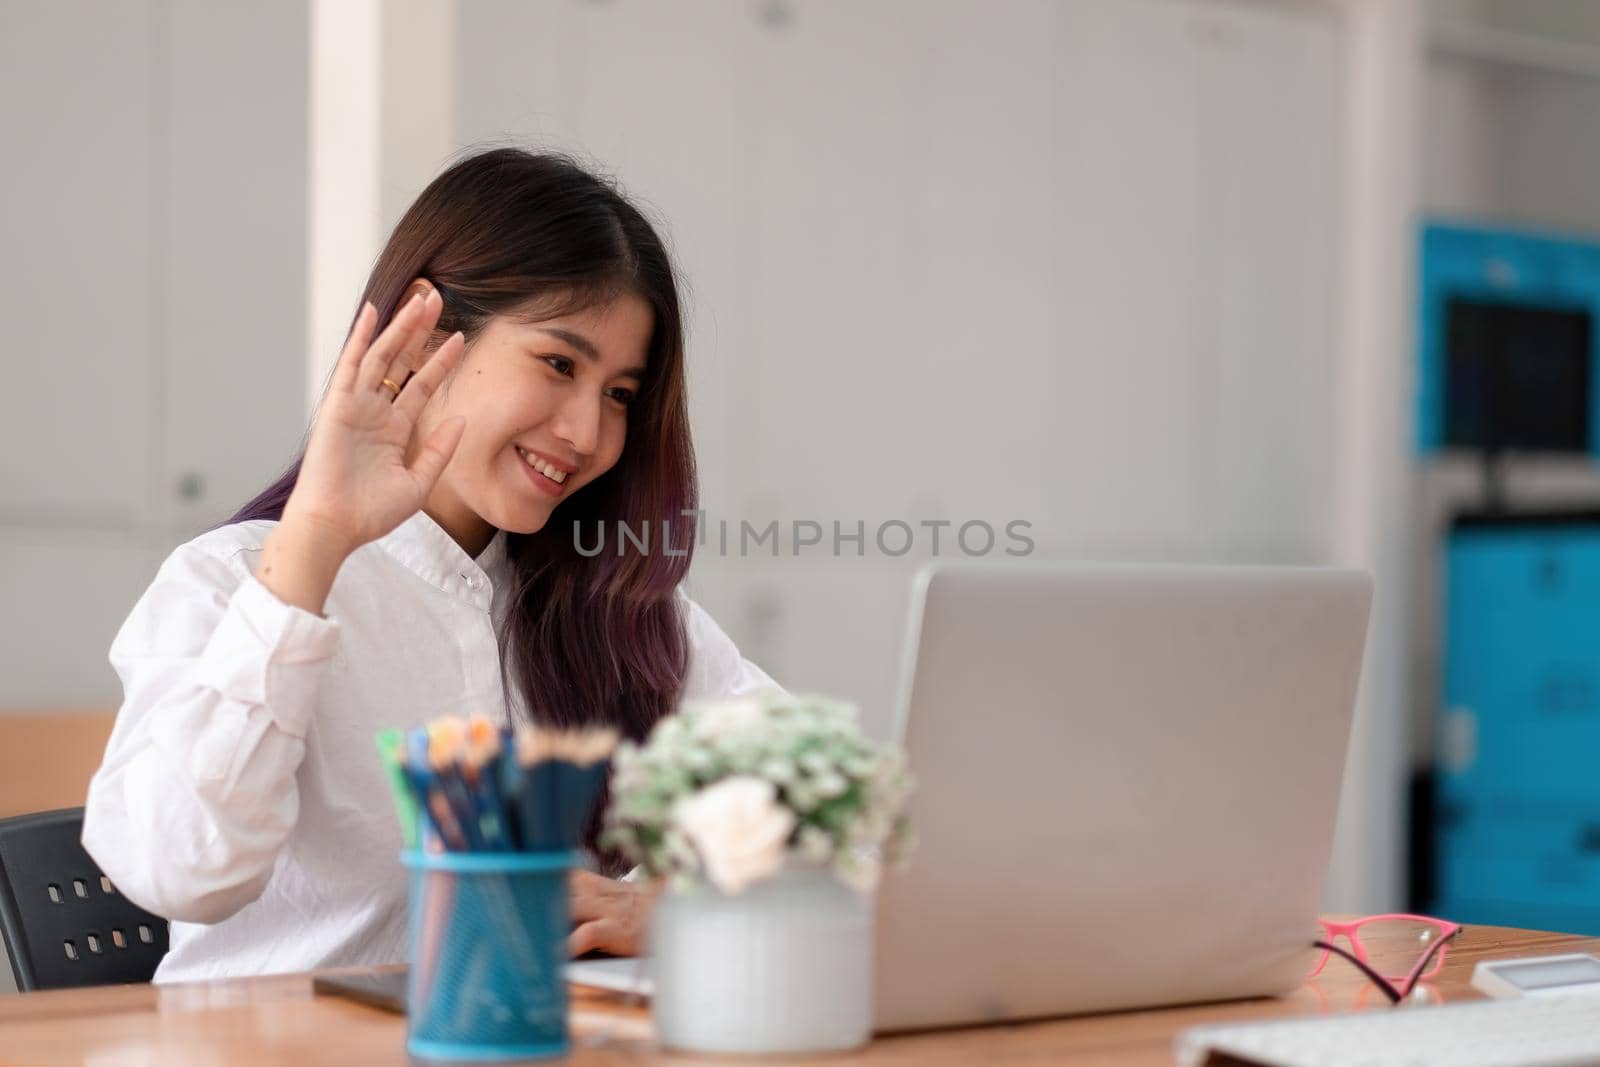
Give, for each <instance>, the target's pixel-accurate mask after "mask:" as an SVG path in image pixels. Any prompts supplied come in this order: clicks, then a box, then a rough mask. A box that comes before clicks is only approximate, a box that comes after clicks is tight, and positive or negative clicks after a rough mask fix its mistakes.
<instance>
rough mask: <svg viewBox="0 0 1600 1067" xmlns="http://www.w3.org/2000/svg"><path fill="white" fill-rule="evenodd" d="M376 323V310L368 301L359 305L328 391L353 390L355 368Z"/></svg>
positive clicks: (364, 352)
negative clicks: (358, 310) (359, 308)
mask: <svg viewBox="0 0 1600 1067" xmlns="http://www.w3.org/2000/svg"><path fill="white" fill-rule="evenodd" d="M377 321H378V309H377V308H375V307H373V306H372V301H370V300H368V301H366V302H365V303H363V304H362V305H361V312H360V313H359V314H358V315H356V322H355V325H354V326H352V327H350V336H349V337H347V338H345V342H344V348H343V349H341V350H340V352H339V359H338V361H337V362H336V363H334V365H333V381H332V382H331V383H330V384H329V386H328V388H329V391H331V392H346V393H348V392H349V391H350V390H352V389H354V388H355V384H356V368H358V367H359V366H360V365H361V357H362V356H364V355H366V354H367V345H369V344H371V343H372V328H373V325H374V324H375V323H376V322H377Z"/></svg>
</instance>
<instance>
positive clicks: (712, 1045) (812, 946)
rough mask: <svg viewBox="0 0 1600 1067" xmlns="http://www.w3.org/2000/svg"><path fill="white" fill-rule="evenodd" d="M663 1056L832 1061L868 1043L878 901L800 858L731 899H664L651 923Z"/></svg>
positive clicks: (698, 891) (703, 891) (708, 895)
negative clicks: (787, 1056) (808, 1055)
mask: <svg viewBox="0 0 1600 1067" xmlns="http://www.w3.org/2000/svg"><path fill="white" fill-rule="evenodd" d="M650 938H651V945H652V951H653V953H654V955H655V967H654V973H655V996H654V999H653V1002H652V1010H653V1013H654V1016H655V1024H656V1032H657V1033H658V1034H659V1035H660V1038H661V1041H662V1043H663V1044H665V1045H667V1046H668V1047H671V1048H677V1049H685V1050H690V1051H695V1052H737V1053H762V1052H787V1053H800V1052H835V1051H839V1050H842V1049H852V1048H856V1047H858V1046H860V1045H863V1044H865V1043H866V1042H867V1040H868V1039H869V1038H870V1037H871V1036H872V897H871V896H870V895H868V894H865V893H860V892H857V891H856V890H854V889H851V888H850V887H848V886H846V885H844V884H842V883H841V882H839V881H838V879H836V878H835V877H834V876H833V874H832V872H831V870H830V869H829V868H826V867H821V866H817V865H814V864H806V863H803V862H801V861H799V860H797V859H795V858H793V857H791V859H790V860H789V863H788V865H787V866H786V867H785V868H784V870H783V871H781V872H780V873H779V874H777V875H776V876H774V877H773V878H771V879H770V880H768V881H766V882H763V883H761V884H759V885H754V886H751V887H749V888H747V889H745V890H744V891H743V892H740V893H736V894H733V895H728V894H724V893H722V892H721V891H719V890H718V889H716V888H715V887H713V886H709V885H698V886H696V887H695V888H693V889H688V890H671V889H669V890H667V891H666V892H664V893H662V894H661V896H660V898H659V899H658V900H657V901H656V904H655V910H654V913H653V915H652V917H651V921H650Z"/></svg>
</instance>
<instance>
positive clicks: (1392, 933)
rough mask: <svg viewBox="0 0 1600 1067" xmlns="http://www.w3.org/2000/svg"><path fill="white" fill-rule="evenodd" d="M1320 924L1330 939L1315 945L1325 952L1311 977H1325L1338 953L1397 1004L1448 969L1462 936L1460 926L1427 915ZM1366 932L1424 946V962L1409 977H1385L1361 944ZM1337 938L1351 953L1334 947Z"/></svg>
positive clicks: (1416, 965) (1422, 957)
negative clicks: (1446, 961) (1324, 971)
mask: <svg viewBox="0 0 1600 1067" xmlns="http://www.w3.org/2000/svg"><path fill="white" fill-rule="evenodd" d="M1317 921H1318V922H1320V923H1322V929H1323V931H1324V932H1325V933H1326V935H1327V936H1326V937H1325V938H1324V939H1323V940H1320V941H1315V942H1312V944H1313V945H1314V946H1315V947H1316V948H1320V949H1321V950H1322V958H1321V959H1320V960H1318V961H1317V965H1316V966H1315V967H1313V968H1312V970H1311V974H1310V977H1312V978H1315V977H1316V976H1317V975H1319V974H1321V973H1322V969H1323V968H1324V967H1326V966H1327V965H1328V957H1329V956H1331V955H1333V954H1334V953H1338V954H1339V955H1340V956H1343V957H1344V958H1345V959H1347V960H1349V961H1350V962H1351V963H1353V964H1355V965H1356V966H1357V967H1358V968H1360V969H1361V973H1362V974H1365V975H1366V976H1367V977H1368V978H1370V979H1372V981H1373V982H1374V983H1375V984H1376V985H1377V986H1378V988H1379V989H1382V990H1383V992H1384V994H1385V995H1386V996H1388V998H1389V1000H1390V1002H1391V1003H1394V1004H1398V1003H1400V1002H1401V1001H1402V1000H1404V999H1405V998H1406V997H1408V996H1410V995H1411V991H1412V990H1413V989H1415V988H1416V986H1417V983H1418V982H1420V981H1422V980H1423V979H1424V978H1432V977H1433V976H1435V975H1436V974H1438V973H1439V972H1440V971H1441V970H1442V969H1443V968H1444V958H1445V954H1446V952H1447V951H1448V946H1449V943H1450V941H1451V940H1453V939H1454V938H1455V936H1456V935H1457V934H1459V933H1460V932H1461V925H1460V924H1459V923H1453V922H1446V921H1445V920H1444V919H1434V918H1431V917H1429V916H1427V915H1400V914H1397V915H1368V916H1366V917H1365V918H1361V919H1355V920H1352V921H1351V922H1334V921H1333V920H1331V919H1319V920H1317ZM1363 928H1365V929H1366V930H1367V933H1368V936H1369V937H1370V936H1374V935H1377V936H1379V937H1382V939H1383V940H1385V941H1393V940H1396V939H1401V940H1403V941H1404V942H1409V943H1412V944H1415V945H1419V946H1422V948H1421V956H1420V958H1419V959H1418V960H1417V962H1416V963H1415V964H1414V965H1413V966H1412V967H1411V969H1410V970H1409V971H1407V972H1406V973H1405V974H1387V975H1386V974H1383V973H1381V972H1380V971H1378V970H1377V969H1376V968H1375V967H1373V966H1372V963H1371V962H1370V961H1369V960H1368V958H1367V947H1366V946H1365V945H1364V944H1362V943H1361V931H1362V929H1363ZM1336 937H1343V938H1344V939H1345V940H1346V941H1348V942H1349V943H1350V949H1351V950H1349V951H1347V950H1345V949H1342V948H1340V947H1339V946H1338V945H1336V944H1334V943H1333V941H1334V938H1336Z"/></svg>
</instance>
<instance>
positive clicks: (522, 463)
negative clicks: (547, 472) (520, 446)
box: [511, 448, 566, 496]
mask: <svg viewBox="0 0 1600 1067" xmlns="http://www.w3.org/2000/svg"><path fill="white" fill-rule="evenodd" d="M511 453H512V455H514V456H516V458H517V466H519V467H521V468H522V473H523V474H524V475H526V476H527V479H528V481H530V482H532V483H533V487H534V488H535V489H537V490H539V492H541V493H543V494H545V495H546V496H560V495H561V493H562V491H563V490H564V489H566V486H564V485H562V484H560V483H558V482H554V481H551V480H550V479H549V478H546V477H545V476H544V475H542V474H540V473H539V472H538V471H536V470H534V469H533V468H532V467H530V466H528V461H527V460H525V459H523V458H522V454H521V453H520V452H518V451H517V450H516V449H515V448H513V449H512V450H511Z"/></svg>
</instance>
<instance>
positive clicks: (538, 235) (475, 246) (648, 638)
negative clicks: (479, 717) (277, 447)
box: [228, 148, 698, 871]
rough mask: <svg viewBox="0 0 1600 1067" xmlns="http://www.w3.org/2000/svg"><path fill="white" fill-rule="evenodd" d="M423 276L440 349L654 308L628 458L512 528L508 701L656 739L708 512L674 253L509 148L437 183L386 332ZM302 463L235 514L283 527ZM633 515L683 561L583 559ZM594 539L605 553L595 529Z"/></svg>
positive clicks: (560, 175) (586, 178) (379, 278)
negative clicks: (455, 336)
mask: <svg viewBox="0 0 1600 1067" xmlns="http://www.w3.org/2000/svg"><path fill="white" fill-rule="evenodd" d="M414 278H426V279H428V280H429V281H430V282H432V283H433V284H434V286H435V287H436V288H437V289H438V290H439V293H440V295H441V296H442V297H443V300H444V310H443V312H442V313H441V315H440V317H439V323H438V330H437V332H436V333H435V335H434V338H433V340H432V341H430V347H432V346H436V345H437V343H439V342H440V341H442V340H443V339H444V338H445V337H448V336H449V335H450V334H451V333H452V332H454V331H456V330H460V331H462V332H463V333H464V334H465V335H466V338H467V340H468V341H469V342H471V341H472V340H473V339H474V338H475V337H476V335H477V334H478V332H479V331H481V330H482V329H483V327H484V326H485V325H486V324H487V322H488V321H489V318H490V317H491V316H493V315H499V314H510V315H522V316H526V315H529V314H530V313H532V309H534V308H537V314H538V317H540V318H547V317H554V316H557V315H561V314H565V313H569V312H572V311H577V310H580V309H583V308H587V307H592V306H597V305H600V304H604V303H607V302H609V301H611V300H613V299H615V298H616V297H617V296H618V295H620V294H622V293H628V292H631V293H635V294H637V295H638V296H639V297H641V298H642V299H643V300H644V301H645V302H646V303H647V304H649V305H650V307H651V309H652V310H653V312H654V318H655V324H654V329H653V331H652V333H651V338H650V349H649V354H648V358H647V361H646V367H645V376H644V380H643V382H641V384H640V388H639V392H638V395H637V397H636V398H635V400H634V401H633V403H632V404H631V405H630V406H629V409H628V436H627V442H626V444H625V445H624V447H623V450H622V455H621V457H620V458H619V459H618V460H617V463H616V465H615V466H613V467H612V468H611V470H609V471H607V472H606V473H605V474H603V475H601V476H600V477H599V478H596V479H595V480H594V481H593V482H591V483H590V484H588V485H586V486H584V487H583V488H582V489H581V490H579V491H578V492H577V493H576V494H574V495H573V497H572V498H571V499H570V500H567V501H565V502H563V503H562V504H561V505H560V507H559V509H558V511H557V514H556V515H555V516H552V518H551V520H550V522H548V523H547V524H546V525H545V527H544V528H543V529H541V530H539V531H538V532H537V533H532V534H515V533H510V532H509V531H508V532H507V536H506V550H507V555H508V557H509V561H510V566H511V574H512V578H511V582H512V594H511V599H510V611H509V615H508V618H507V621H506V625H505V627H504V629H503V631H502V633H501V634H500V663H501V673H502V677H503V678H504V679H505V682H506V685H507V693H508V694H509V693H510V692H511V687H512V686H513V685H516V686H520V690H521V693H522V694H523V696H524V698H525V700H524V703H525V705H526V706H527V708H528V709H529V714H530V715H531V716H532V717H533V719H534V720H535V721H537V722H539V723H541V724H543V725H549V726H557V727H572V726H583V725H595V724H604V725H611V726H615V727H617V728H618V729H619V730H620V731H621V732H622V733H623V735H624V736H626V737H629V738H632V739H634V740H641V739H643V737H644V736H645V735H646V734H647V733H648V732H649V731H650V728H651V727H652V726H654V725H655V723H656V721H657V720H659V719H660V718H661V717H662V716H664V715H666V714H668V713H669V712H670V711H671V710H672V709H673V708H674V706H675V705H676V703H677V699H678V696H679V694H680V692H681V690H682V686H683V680H684V675H685V673H686V672H687V668H688V638H687V636H686V634H685V632H684V620H683V617H682V615H681V613H680V611H679V608H678V605H677V603H676V601H675V599H674V597H675V592H676V590H677V587H678V583H679V582H681V581H682V580H683V577H684V575H685V574H686V573H687V571H688V569H689V563H690V560H691V558H692V555H691V554H692V552H693V546H694V528H693V512H694V510H695V509H696V508H697V507H698V488H697V480H696V475H695V465H694V448H693V444H692V442H691V440H690V435H689V415H688V402H687V397H686V395H685V387H684V372H683V319H682V314H681V311H680V309H679V303H678V288H677V282H676V280H675V278H674V276H673V271H672V264H671V262H670V260H669V258H668V255H667V251H666V248H665V246H664V245H663V244H662V241H661V239H660V237H658V236H657V235H656V232H655V230H654V229H653V228H652V227H651V225H650V223H649V222H648V221H647V220H646V219H645V217H644V216H643V215H642V214H641V213H640V212H639V210H638V209H637V208H635V207H634V206H633V205H632V204H631V203H629V202H628V200H627V199H626V198H625V197H624V196H623V195H622V194H621V193H620V192H619V191H618V190H617V188H616V186H615V185H614V183H612V182H610V181H608V180H605V179H602V178H600V177H597V176H595V175H594V174H591V173H590V172H588V171H587V170H585V169H584V168H583V167H581V166H580V165H578V164H577V163H576V162H574V161H573V160H572V159H570V158H567V157H565V156H560V155H551V154H535V153H532V152H527V151H523V150H521V149H516V148H496V149H492V150H490V151H485V152H480V153H478V154H476V155H471V156H468V157H467V158H464V159H462V160H460V161H459V162H457V163H456V164H455V165H453V166H451V167H450V168H449V169H448V170H446V171H445V172H444V173H442V174H440V175H439V176H438V177H437V178H435V179H434V180H433V182H432V183H431V184H430V185H429V186H428V187H427V188H426V189H425V190H423V192H422V195H421V196H419V197H418V198H417V201H416V203H414V204H412V205H411V208H410V210H408V211H407V212H406V213H405V216H404V217H403V218H402V219H401V220H400V222H399V223H398V224H397V225H396V226H395V229H394V233H393V234H391V235H390V237H389V241H388V244H387V245H386V246H385V247H384V249H383V253H382V254H381V255H380V256H379V257H378V260H377V263H376V264H374V266H373V268H372V274H371V276H370V277H369V278H368V280H367V288H366V292H365V293H363V294H362V301H368V300H370V301H371V302H372V303H373V305H374V306H375V307H376V308H377V309H378V327H377V328H378V329H379V330H382V329H383V327H384V326H385V325H387V323H388V322H389V319H390V318H391V317H392V316H393V315H394V313H395V311H396V310H398V308H399V306H400V299H401V297H402V295H404V293H405V291H406V288H407V286H408V285H409V284H410V282H411V281H412V279H414ZM360 306H361V301H358V302H357V304H356V308H357V310H358V311H359V308H360ZM354 321H355V314H352V315H351V325H352V326H353V325H354ZM304 458H305V454H304V452H302V453H301V455H300V456H299V457H298V458H296V459H295V461H294V463H293V464H292V465H291V466H290V467H289V469H288V470H287V471H285V472H284V474H283V476H282V477H281V478H279V479H278V480H277V481H276V482H274V483H272V484H271V485H270V486H268V487H267V488H266V489H265V490H264V491H262V493H261V494H260V495H258V496H257V497H256V498H255V499H254V500H251V501H250V502H249V503H248V504H246V505H245V506H244V507H242V508H240V509H239V511H238V513H237V514H235V515H234V516H233V517H232V518H230V519H229V520H228V522H230V523H234V522H244V521H247V520H250V519H274V520H275V519H279V518H281V517H282V515H283V507H284V503H285V502H286V501H287V500H288V499H289V494H290V493H291V492H292V491H293V490H294V486H295V480H296V479H297V478H298V476H299V473H300V464H301V462H302V460H303V459H304ZM558 520H559V521H558ZM619 522H625V523H627V524H628V526H629V528H630V529H631V530H634V531H638V530H644V529H648V530H649V531H650V533H651V537H652V542H651V544H652V545H658V544H659V542H657V541H655V540H654V537H655V535H656V534H657V533H661V534H664V535H665V536H666V537H668V538H669V539H670V540H669V542H668V543H670V544H671V545H672V546H673V549H674V554H670V555H669V554H668V553H666V552H663V551H653V552H630V553H628V554H626V555H618V554H617V553H615V552H613V551H604V552H600V553H597V554H594V555H590V556H586V555H584V554H583V553H580V552H579V551H578V550H577V543H578V539H577V538H576V537H574V536H573V533H574V531H575V530H577V529H580V528H581V529H583V530H592V529H593V527H594V525H595V524H604V527H603V528H610V529H611V530H613V531H616V530H617V529H618V526H617V523H619ZM574 523H576V524H578V526H574V525H573V524H574ZM647 523H648V526H647V525H646V524H647ZM582 540H583V543H584V544H585V545H591V546H592V545H594V544H595V543H596V541H595V535H594V534H593V533H584V534H583V539H582ZM679 552H681V553H682V554H676V553H679ZM599 811H600V809H599V807H597V809H596V812H595V813H594V817H592V818H591V820H590V834H589V839H590V843H591V845H593V843H594V839H595V831H596V829H597V827H598V818H599ZM601 861H602V867H603V868H604V869H606V870H608V871H614V870H615V869H616V867H617V866H619V864H618V862H617V859H616V857H614V856H602V857H601Z"/></svg>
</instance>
